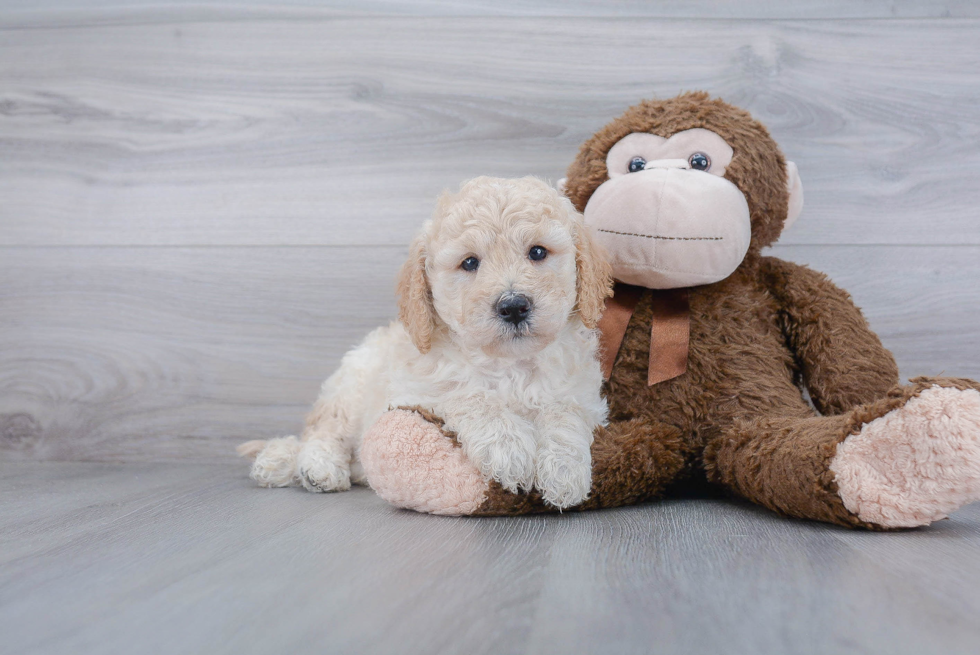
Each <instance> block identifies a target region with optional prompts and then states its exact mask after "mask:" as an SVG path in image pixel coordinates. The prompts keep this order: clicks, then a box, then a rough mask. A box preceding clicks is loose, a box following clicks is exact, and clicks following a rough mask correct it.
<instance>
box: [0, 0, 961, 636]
mask: <svg viewBox="0 0 980 655" xmlns="http://www.w3.org/2000/svg"><path fill="white" fill-rule="evenodd" d="M978 37H980V3H976V2H971V1H965V0H947V1H943V0H921V1H909V0H862V1H845V0H830V1H828V2H822V3H821V2H816V3H815V2H770V1H767V0H745V1H743V2H737V3H736V2H726V1H724V0H683V1H675V0H666V1H664V2H657V3H651V2H641V1H639V0H617V1H615V2H601V3H595V2H586V1H584V0H570V1H568V2H562V1H558V0H533V1H532V0H513V1H507V2H503V1H502V2H490V1H489V0H424V1H421V2H415V3H407V2H396V1H395V0H364V1H361V0H358V1H356V2H354V1H351V0H338V1H336V2H316V1H314V0H293V1H289V2H273V1H272V0H243V1H242V2H237V1H236V2H231V1H230V0H213V1H211V2H195V1H194V0H171V1H169V2H160V1H159V0H80V1H77V2H75V1H69V0H6V1H3V2H0V652H2V653H4V655H6V654H7V653H8V652H9V653H11V654H15V653H116V652H120V653H121V652H126V653H133V652H137V653H182V654H183V653H207V654H209V655H211V654H215V653H226V652H227V653H236V655H241V654H245V653H253V652H254V653H263V652H264V653H268V652H274V653H278V652H295V651H305V652H326V653H333V652H337V653H341V652H344V653H349V652H354V653H357V652H365V653H411V652H418V653H432V654H435V653H466V654H472V653H494V654H497V653H559V652H562V653H634V652H635V653H651V652H653V653H721V652H724V653H752V654H761V653H780V654H782V653H821V654H823V653H838V652H839V653H878V652H882V653H932V652H942V653H976V652H980V624H978V622H977V620H976V617H977V615H978V610H980V593H978V591H977V590H978V589H980V504H978V505H974V506H971V507H969V508H966V509H964V510H963V511H961V512H959V513H957V514H955V515H954V516H953V518H952V519H951V520H949V521H944V522H941V523H939V524H937V525H935V526H932V527H930V528H928V529H924V530H918V531H912V532H902V533H894V534H868V533H860V532H848V531H845V530H841V529H838V528H835V527H829V526H824V525H817V524H811V523H804V522H798V521H790V520H785V519H780V518H777V517H774V516H772V515H770V514H768V513H766V512H764V511H762V510H759V509H757V508H754V507H751V506H748V505H745V504H741V503H738V502H735V501H728V500H719V499H703V498H702V499H687V500H673V501H666V502H661V503H656V504H652V505H647V506H642V507H633V508H626V509H622V510H618V511H609V512H601V513H592V514H566V515H564V516H546V517H525V518H513V519H510V518H507V519H504V518H501V519H488V520H463V519H444V518H435V517H428V516H419V515H414V514H411V513H406V512H401V511H397V510H394V509H392V508H390V507H388V506H386V505H385V504H384V503H383V502H381V501H380V500H379V499H378V498H377V497H375V496H374V495H373V494H372V493H371V492H369V491H367V490H364V489H359V490H355V491H353V492H350V493H346V494H337V495H329V496H322V495H312V494H307V493H305V492H301V491H298V490H276V491H269V490H262V489H257V488H254V487H253V486H252V483H251V482H250V481H249V480H248V479H247V475H246V466H245V464H244V463H243V462H241V461H239V460H236V459H235V458H234V455H233V446H234V445H235V444H236V443H237V442H239V441H241V440H243V439H247V438H255V437H264V436H269V435H275V434H285V433H292V432H296V431H297V430H298V428H299V426H300V425H301V421H302V417H303V414H304V412H305V411H306V409H307V407H308V406H309V403H310V402H311V401H312V399H313V397H314V396H315V394H316V391H317V388H318V386H319V384H320V382H321V380H322V379H323V378H324V377H325V376H326V375H327V374H328V373H329V372H330V371H331V369H332V368H333V367H334V366H335V365H336V364H337V362H338V361H339V358H340V356H341V355H342V353H343V352H344V350H345V349H346V348H347V347H348V346H350V345H352V344H353V343H355V342H356V341H357V340H358V339H359V338H360V337H361V336H362V335H363V334H364V333H366V332H367V331H368V330H369V329H371V328H372V327H374V326H376V325H380V324H382V323H384V322H385V321H387V320H389V319H390V318H391V317H392V316H393V315H394V298H393V289H392V287H393V278H394V274H395V271H396V269H397V266H398V265H399V263H400V259H401V258H402V257H403V256H404V254H405V252H406V244H407V242H408V239H409V237H410V235H411V234H412V232H413V231H414V230H415V229H416V228H417V226H418V225H419V224H420V223H421V222H422V220H424V218H425V217H426V216H427V215H428V214H429V212H430V209H431V207H432V204H433V200H434V198H435V196H436V195H437V194H438V193H439V192H440V191H441V190H442V189H444V188H446V187H455V186H456V185H457V184H458V183H459V182H460V181H461V180H463V179H465V178H467V177H470V176H473V175H478V174H494V175H506V176H515V175H525V174H535V175H538V176H541V177H544V178H548V179H551V180H554V179H557V178H558V177H560V176H561V175H562V174H563V171H564V169H565V167H566V166H567V165H568V163H569V161H570V160H571V158H572V157H573V156H574V153H575V151H576V149H577V147H578V145H579V144H580V143H581V142H582V140H584V139H585V138H586V137H587V136H588V135H590V134H591V133H592V132H593V131H594V130H596V129H597V128H598V127H600V126H601V125H603V124H604V123H605V122H606V121H608V120H609V119H610V118H611V117H613V116H615V115H617V114H618V113H619V112H620V111H622V109H624V108H625V107H626V106H628V105H630V104H632V103H634V102H636V101H638V100H639V99H641V98H644V97H649V96H654V95H657V96H668V95H672V94H674V93H677V92H678V91H681V90H686V89H696V88H699V89H705V90H708V91H710V92H712V93H715V94H718V95H721V96H723V97H725V98H726V99H728V100H730V101H732V102H734V103H736V104H739V105H741V106H743V107H745V108H747V109H749V110H750V111H752V112H753V113H754V114H755V115H756V116H757V117H759V118H760V119H761V120H763V121H764V122H765V123H766V124H767V125H768V126H769V127H770V129H771V131H772V133H773V135H774V136H775V137H776V139H777V140H778V141H779V142H780V143H781V145H782V146H783V149H784V151H785V152H786V154H787V156H788V157H789V158H790V159H793V160H794V161H796V162H797V164H798V165H799V167H800V171H801V174H802V176H803V181H804V186H805V188H806V209H805V210H804V212H803V215H802V216H801V219H800V221H799V223H798V224H797V225H796V226H794V227H793V228H792V229H791V230H790V231H788V232H787V233H786V234H785V235H784V238H783V239H782V242H781V243H780V244H779V245H777V246H776V247H775V248H774V249H773V254H775V255H776V256H780V257H784V258H786V259H790V260H793V261H799V262H802V263H806V264H810V265H812V266H813V267H815V268H817V269H819V270H823V271H825V272H827V273H828V274H829V275H830V276H831V277H832V278H833V279H834V280H835V281H837V282H838V283H839V284H840V285H841V286H843V287H845V288H846V289H848V290H849V291H850V292H851V293H852V294H853V296H854V298H855V300H856V301H857V302H858V304H859V305H861V306H862V307H863V308H864V310H865V313H866V315H867V316H868V318H869V319H870V320H871V323H872V325H873V327H874V328H875V329H876V330H877V331H878V332H879V333H880V334H881V336H882V339H883V340H884V342H885V344H886V345H887V346H888V347H890V348H891V349H892V350H893V351H894V352H895V354H896V356H897V358H898V361H899V364H900V367H901V370H902V373H903V375H905V376H913V375H918V374H938V373H942V372H945V373H946V374H950V375H965V376H969V377H974V378H980V309H978V307H980V213H978V209H977V207H980V186H978V184H977V180H978V179H980V112H978V111H977V107H978V106H980V38H978ZM57 460H61V461H57ZM82 460H88V461H82Z"/></svg>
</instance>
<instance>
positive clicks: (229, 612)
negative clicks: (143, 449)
mask: <svg viewBox="0 0 980 655" xmlns="http://www.w3.org/2000/svg"><path fill="white" fill-rule="evenodd" d="M39 517H40V518H39ZM978 543H980V505H974V506H971V507H968V508H965V509H964V510H961V511H960V512H958V513H956V514H954V515H953V517H952V518H951V519H950V520H949V521H944V522H941V523H938V524H936V525H934V526H932V527H930V528H927V529H922V530H916V531H910V532H901V533H878V534H869V533H857V532H848V531H846V530H844V529H842V528H838V527H835V526H826V525H820V524H814V523H807V522H802V521H794V520H789V519H782V518H778V517H775V516H774V515H772V514H769V513H767V512H765V511H764V510H761V509H759V508H756V507H752V506H747V505H744V504H741V503H738V502H735V501H727V500H717V499H693V500H687V501H671V502H661V503H656V504H652V505H646V506H638V507H630V508H624V509H620V510H611V511H604V512H596V513H585V514H577V513H571V514H565V515H559V516H532V517H518V518H496V519H452V518H441V517H433V516H425V515H419V514H414V513H411V512H404V511H399V510H395V509H393V508H391V507H390V506H388V505H386V504H385V503H384V502H383V501H382V500H380V499H379V498H378V497H377V496H375V495H374V494H373V493H371V492H370V491H368V490H366V489H355V490H354V491H351V492H347V493H341V494H309V493H306V492H305V491H302V490H298V489H281V490H268V489H258V488H255V487H253V486H252V483H251V481H249V480H248V479H247V477H246V474H245V467H244V466H240V467H238V468H235V467H229V466H223V465H211V466H207V465H199V464H179V465H174V464H171V465H166V464H159V463H158V464H131V465H126V466H120V465H111V464H86V463H50V462H48V463H22V464H18V465H9V464H6V465H4V464H0V634H3V636H4V652H5V653H9V655H21V654H25V655H26V654H28V653H30V654H31V655H39V654H45V653H59V654H61V653H77V654H79V655H85V654H87V653H115V652H154V653H211V654H215V655H217V654H221V653H234V654H235V655H247V654H249V653H270V652H275V653H279V652H283V653H286V652H318V653H351V652H364V653H378V654H386V653H399V654H403V653H426V654H430V655H439V654H443V653H474V654H481V653H487V654H497V653H528V654H531V653H535V654H550V653H563V654H575V653H597V652H602V653H626V654H628V653H650V652H655V653H665V654H673V653H678V654H679V653H694V652H696V653H706V654H712V653H728V654H732V655H740V654H743V653H744V654H753V655H763V654H768V653H778V654H780V655H783V654H785V653H884V652H887V653H895V654H903V653H927V652H928V653H949V654H951V655H958V654H960V653H975V652H976V649H977V646H978V644H980V626H978V624H977V622H976V615H977V612H978V611H980V594H978V592H977V588H978V587H977V583H978V582H980V579H978V571H980V550H978V548H977V544H978Z"/></svg>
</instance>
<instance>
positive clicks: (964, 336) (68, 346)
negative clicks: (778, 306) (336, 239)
mask: <svg viewBox="0 0 980 655" xmlns="http://www.w3.org/2000/svg"><path fill="white" fill-rule="evenodd" d="M773 252H774V254H775V255H776V256H780V257H783V258H785V259H790V260H794V261H799V262H802V263H806V264H809V265H811V266H812V267H813V268H816V269H818V270H822V271H825V272H826V273H828V274H829V275H830V276H831V277H832V278H833V279H834V280H835V281H836V282H837V283H838V284H839V285H840V286H842V287H844V288H846V289H848V290H849V291H850V292H851V293H852V294H853V296H854V298H855V301H856V302H857V303H858V304H859V305H860V306H862V307H863V308H864V310H865V313H866V315H867V316H868V318H869V320H870V321H871V324H872V326H873V327H874V328H875V329H876V331H878V333H879V334H880V335H881V336H882V339H883V341H884V343H885V345H886V346H888V347H889V348H891V349H892V350H893V351H894V352H895V354H896V356H897V358H898V362H899V365H900V367H901V371H902V374H903V375H905V376H914V375H924V374H939V373H946V374H947V375H963V376H968V377H973V378H980V324H978V321H977V320H976V318H977V307H978V306H980V285H977V280H978V279H980V247H976V246H964V247H953V246H946V247H908V246H882V247H866V246H848V247H835V248H827V247H823V246H782V247H778V248H775V249H774V250H773ZM405 254H406V249H404V248H396V247H387V246H377V247H374V246H372V247H343V248H341V247H334V248H329V247H311V248H300V247H265V248H259V247H255V248H232V247H199V248H170V247H166V248H2V249H0V261H2V265H0V344H3V347H2V348H0V457H5V458H17V459H24V458H44V459H83V460H121V461H147V460H158V459H181V458H187V459H204V460H212V461H214V460H218V461H228V460H229V459H231V458H233V457H234V455H233V449H234V445H235V444H236V443H238V442H239V441H243V440H245V439H252V438H264V437H268V436H273V435H280V434H286V433H295V432H296V431H297V430H299V428H300V426H301V425H302V419H303V416H304V415H305V413H306V411H307V409H308V407H309V405H310V404H311V403H312V401H313V400H314V398H315V397H316V394H317V390H318V388H319V385H320V383H321V381H322V380H323V379H324V378H326V377H327V375H329V374H330V373H331V372H332V370H333V369H334V368H335V367H336V365H337V364H338V362H339V359H340V356H341V355H342V354H343V353H344V352H345V351H346V350H347V348H349V347H351V346H353V345H354V344H356V343H357V342H358V341H359V340H360V339H361V338H362V337H363V336H364V335H365V334H366V333H367V332H368V331H369V330H371V329H373V328H374V327H376V326H379V325H383V324H385V323H386V322H387V321H388V320H390V319H391V318H393V317H394V315H395V302H394V292H393V291H394V289H393V287H394V278H395V274H396V271H397V268H398V266H399V265H400V261H401V260H402V258H404V256H405Z"/></svg>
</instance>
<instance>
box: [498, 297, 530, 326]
mask: <svg viewBox="0 0 980 655" xmlns="http://www.w3.org/2000/svg"><path fill="white" fill-rule="evenodd" d="M530 315H531V299H530V298H528V297H527V296H525V295H524V294H520V293H507V294H504V295H502V296H501V297H500V300H498V301H497V316H498V317H500V320H502V321H504V322H505V323H510V324H511V325H513V326H514V327H517V326H518V325H520V324H521V323H523V322H524V321H526V320H527V317H528V316H530Z"/></svg>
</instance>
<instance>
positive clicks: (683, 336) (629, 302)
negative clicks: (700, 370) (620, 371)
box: [599, 282, 691, 386]
mask: <svg viewBox="0 0 980 655" xmlns="http://www.w3.org/2000/svg"><path fill="white" fill-rule="evenodd" d="M644 293H650V294H651V297H650V300H651V306H652V309H653V320H652V321H651V326H650V362H649V364H648V368H647V386H652V385H654V384H657V383H659V382H664V381H666V380H670V379H673V378H676V377H677V376H678V375H681V374H683V373H684V372H685V371H686V370H687V351H688V344H689V342H690V338H691V314H690V303H689V301H688V294H687V289H645V288H644V287H637V286H633V285H630V284H623V283H622V282H617V283H616V286H615V288H614V289H613V295H612V297H611V298H607V299H606V309H605V311H604V312H603V313H602V318H601V319H599V348H600V353H601V357H602V360H601V363H602V377H603V378H605V379H606V380H608V379H609V376H610V375H612V369H613V364H615V363H616V356H617V355H618V354H619V348H620V346H622V344H623V337H624V336H625V335H626V327H627V326H628V325H629V322H630V318H631V317H632V316H633V312H634V311H635V310H636V306H637V305H638V304H639V302H640V299H641V298H642V297H643V294H644Z"/></svg>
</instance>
